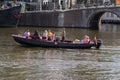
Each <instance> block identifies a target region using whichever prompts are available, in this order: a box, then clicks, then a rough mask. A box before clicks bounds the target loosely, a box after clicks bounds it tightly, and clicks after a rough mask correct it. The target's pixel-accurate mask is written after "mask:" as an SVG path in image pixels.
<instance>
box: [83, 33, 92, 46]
mask: <svg viewBox="0 0 120 80" xmlns="http://www.w3.org/2000/svg"><path fill="white" fill-rule="evenodd" d="M81 42H82V43H84V44H86V43H90V42H91V39H90V37H89V36H88V35H85V38H84V39H82V40H81Z"/></svg>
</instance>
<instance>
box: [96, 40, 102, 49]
mask: <svg viewBox="0 0 120 80" xmlns="http://www.w3.org/2000/svg"><path fill="white" fill-rule="evenodd" d="M101 44H102V40H100V39H98V40H97V45H96V48H97V49H99V48H100V46H101Z"/></svg>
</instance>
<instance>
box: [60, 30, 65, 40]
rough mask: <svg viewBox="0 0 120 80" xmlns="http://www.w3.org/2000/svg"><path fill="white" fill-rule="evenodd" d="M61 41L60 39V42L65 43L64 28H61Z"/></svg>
mask: <svg viewBox="0 0 120 80" xmlns="http://www.w3.org/2000/svg"><path fill="white" fill-rule="evenodd" d="M61 36H62V39H61V42H64V41H65V37H66V31H65V28H63V31H62V35H61Z"/></svg>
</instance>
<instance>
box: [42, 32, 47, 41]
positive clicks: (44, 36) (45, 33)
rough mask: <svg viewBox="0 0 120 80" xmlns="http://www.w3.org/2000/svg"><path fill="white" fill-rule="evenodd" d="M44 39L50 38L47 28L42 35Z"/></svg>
mask: <svg viewBox="0 0 120 80" xmlns="http://www.w3.org/2000/svg"><path fill="white" fill-rule="evenodd" d="M42 40H48V31H47V30H45V32H44V33H43V35H42Z"/></svg>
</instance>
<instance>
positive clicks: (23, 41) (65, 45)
mask: <svg viewBox="0 0 120 80" xmlns="http://www.w3.org/2000/svg"><path fill="white" fill-rule="evenodd" d="M12 37H13V38H14V40H15V41H16V42H17V43H19V44H22V45H27V46H31V47H44V48H70V49H90V48H91V47H95V48H99V47H100V46H101V43H99V45H96V44H95V43H89V44H80V43H73V42H58V43H56V42H50V41H43V40H34V39H27V38H23V37H18V36H16V35H12Z"/></svg>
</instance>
